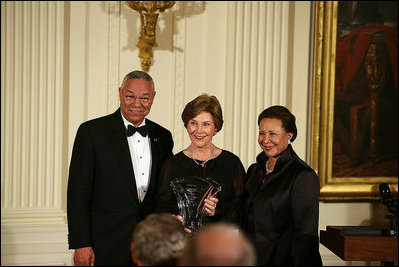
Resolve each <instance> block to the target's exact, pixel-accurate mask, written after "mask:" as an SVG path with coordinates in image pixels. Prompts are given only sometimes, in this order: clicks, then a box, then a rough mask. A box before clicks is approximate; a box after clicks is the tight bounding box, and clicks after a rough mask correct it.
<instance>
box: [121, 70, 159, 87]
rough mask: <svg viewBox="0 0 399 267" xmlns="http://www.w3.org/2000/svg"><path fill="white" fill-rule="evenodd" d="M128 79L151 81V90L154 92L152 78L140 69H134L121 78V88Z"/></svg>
mask: <svg viewBox="0 0 399 267" xmlns="http://www.w3.org/2000/svg"><path fill="white" fill-rule="evenodd" d="M130 79H139V80H146V81H149V82H151V85H152V90H153V91H154V92H155V86H154V81H153V80H152V77H151V76H150V75H149V74H148V73H147V72H144V71H141V70H134V71H132V72H129V73H128V74H126V76H125V77H124V78H123V80H122V84H121V88H122V89H123V87H124V86H125V84H126V82H127V81H128V80H130Z"/></svg>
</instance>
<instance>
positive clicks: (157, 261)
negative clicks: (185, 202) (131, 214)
mask: <svg viewBox="0 0 399 267" xmlns="http://www.w3.org/2000/svg"><path fill="white" fill-rule="evenodd" d="M186 237H187V233H186V231H185V230H184V227H183V225H182V223H181V222H180V221H179V220H178V219H177V218H176V217H174V216H173V215H172V214H169V213H154V214H150V215H148V216H147V217H146V218H145V219H144V220H143V221H141V222H139V223H138V224H137V225H136V227H135V229H134V232H133V243H134V250H135V253H136V255H137V258H138V259H139V260H140V262H142V263H143V264H145V265H151V266H161V265H162V266H173V265H177V263H178V262H179V261H180V259H181V257H182V255H183V251H184V247H185V242H186Z"/></svg>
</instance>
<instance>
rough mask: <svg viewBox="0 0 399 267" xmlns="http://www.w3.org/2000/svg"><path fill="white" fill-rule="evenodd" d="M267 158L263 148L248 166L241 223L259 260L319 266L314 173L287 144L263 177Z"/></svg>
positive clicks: (316, 199)
mask: <svg viewBox="0 0 399 267" xmlns="http://www.w3.org/2000/svg"><path fill="white" fill-rule="evenodd" d="M267 159H268V157H267V156H266V154H265V153H264V152H261V153H260V154H259V155H258V156H257V158H256V163H254V164H252V165H251V166H250V167H249V168H248V171H247V181H246V186H245V195H246V196H245V198H246V204H245V207H246V208H245V210H246V211H245V213H246V216H244V218H245V222H244V225H243V228H244V229H245V231H246V233H247V235H248V236H249V237H250V239H252V241H253V242H254V244H255V248H256V251H257V255H258V265H260V266H315V265H316V266H320V265H322V261H321V257H320V253H319V240H318V225H319V192H320V185H319V180H318V176H317V174H316V173H315V171H314V170H313V169H312V168H311V167H310V166H309V165H308V164H306V163H305V162H304V161H302V160H301V159H300V158H299V157H298V156H297V154H296V153H295V152H294V150H293V149H292V146H291V145H288V148H287V149H286V150H284V151H283V152H282V153H281V154H280V156H279V158H278V159H277V162H276V165H275V167H274V169H273V172H272V173H271V174H269V175H268V176H266V177H265V173H266V167H265V166H266V161H267ZM264 177H265V179H264ZM263 179H264V182H262V180H263Z"/></svg>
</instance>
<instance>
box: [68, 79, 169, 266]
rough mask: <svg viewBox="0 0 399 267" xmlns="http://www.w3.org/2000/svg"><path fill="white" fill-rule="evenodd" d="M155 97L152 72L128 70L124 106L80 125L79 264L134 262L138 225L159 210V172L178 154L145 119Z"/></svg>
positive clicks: (74, 162) (71, 216)
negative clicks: (136, 227) (134, 236)
mask: <svg viewBox="0 0 399 267" xmlns="http://www.w3.org/2000/svg"><path fill="white" fill-rule="evenodd" d="M154 97H155V87H154V83H153V80H152V78H151V76H150V75H148V74H147V73H145V72H142V71H133V72H130V73H128V74H127V75H126V76H125V78H124V79H123V81H122V84H121V87H120V88H119V100H120V108H118V109H117V110H116V111H115V112H114V113H113V114H109V115H107V116H104V117H101V118H96V119H93V120H90V121H87V122H84V123H82V124H81V125H80V127H79V129H78V131H77V134H76V138H75V142H74V146H73V151H72V157H71V163H70V168H69V180H68V192H67V213H68V232H69V234H68V243H69V248H70V249H75V255H74V264H75V265H110V266H111V265H114V266H115V265H125V266H128V265H132V264H133V263H132V256H131V252H130V243H131V241H132V233H133V230H134V227H135V225H136V224H137V223H138V222H139V221H141V220H143V219H144V218H145V217H146V216H147V215H148V214H150V213H153V212H154V208H155V204H156V202H157V194H156V193H157V191H158V184H159V183H158V176H159V172H160V168H161V166H162V163H163V162H164V160H165V159H166V158H168V157H171V156H172V155H173V152H172V149H173V140H172V134H171V133H170V131H169V130H167V129H165V128H163V127H162V126H160V125H159V124H157V123H155V122H153V121H151V120H149V119H146V118H145V117H146V116H147V115H148V113H149V112H150V109H151V105H152V103H153V101H154Z"/></svg>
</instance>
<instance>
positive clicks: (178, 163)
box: [156, 150, 246, 224]
mask: <svg viewBox="0 0 399 267" xmlns="http://www.w3.org/2000/svg"><path fill="white" fill-rule="evenodd" d="M197 162H198V163H202V162H201V161H198V160H197ZM245 175H246V174H245V168H244V166H243V164H242V163H241V160H240V159H239V158H238V157H237V156H236V155H234V154H233V153H231V152H229V151H227V150H222V152H221V154H220V155H219V156H217V157H216V158H213V159H211V160H209V161H208V162H206V164H205V167H202V166H201V165H198V164H197V163H195V162H194V160H193V159H191V158H189V157H187V156H186V155H185V154H184V153H183V152H182V151H181V152H179V153H177V154H176V155H174V156H173V157H171V158H169V159H168V160H167V161H165V163H164V165H163V168H162V171H161V177H160V183H161V184H160V191H159V201H158V205H157V209H156V210H157V212H170V213H172V214H179V211H178V207H177V201H176V197H175V195H174V193H173V191H172V189H171V187H170V181H172V180H173V179H176V178H179V177H207V178H210V179H212V180H215V181H216V182H218V183H219V184H220V185H221V186H222V191H221V192H219V193H218V195H217V198H218V200H219V201H218V203H217V206H216V211H215V215H214V216H207V217H206V218H205V220H204V222H205V223H207V222H216V221H226V222H232V223H236V224H240V223H241V219H242V212H243V193H244V185H245Z"/></svg>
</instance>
